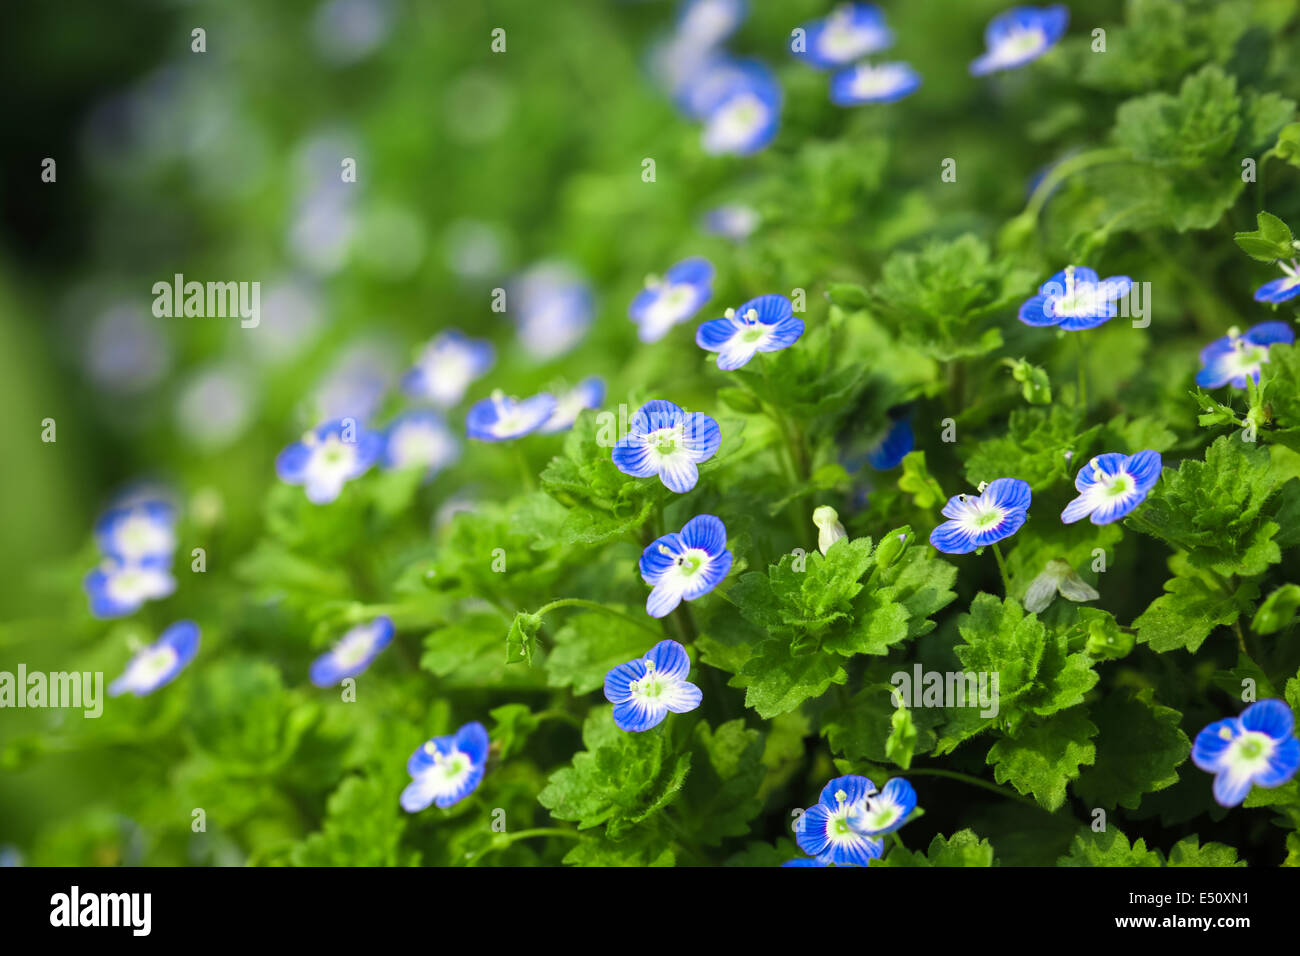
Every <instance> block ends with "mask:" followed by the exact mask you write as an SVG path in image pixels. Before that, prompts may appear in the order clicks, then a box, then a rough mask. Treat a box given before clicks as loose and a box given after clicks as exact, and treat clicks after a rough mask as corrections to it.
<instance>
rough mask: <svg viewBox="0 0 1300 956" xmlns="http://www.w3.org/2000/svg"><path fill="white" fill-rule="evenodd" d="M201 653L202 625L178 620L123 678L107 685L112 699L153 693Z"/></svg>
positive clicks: (134, 660) (134, 661)
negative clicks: (124, 695) (130, 694)
mask: <svg viewBox="0 0 1300 956" xmlns="http://www.w3.org/2000/svg"><path fill="white" fill-rule="evenodd" d="M198 652H199V626H198V625H197V624H195V623H194V622H193V621H177V622H176V623H175V624H173V625H172V626H171V627H169V628H167V630H165V631H163V632H162V636H161V637H160V638H158V640H157V641H156V642H154V643H153V644H150V645H149V646H148V647H146V648H143V649H141V650H140V651H139V652H138V653H137V654H136V655H135V656H134V657H132V658H131V661H130V663H128V664H127V665H126V670H125V671H123V672H122V676H121V677H119V678H118V679H117V680H115V681H113V683H111V684H109V685H108V693H109V696H110V697H118V696H120V695H122V694H125V693H127V692H128V691H129V692H130V693H132V694H135V695H136V696H137V697H143V696H145V695H146V694H152V693H153V692H154V691H156V690H157V689H158V688H159V687H162V686H163V685H164V684H168V683H170V682H171V681H172V680H173V679H174V678H175V677H176V675H177V674H179V673H180V672H181V671H182V670H184V669H185V667H186V665H187V664H189V662H190V661H192V660H194V655H195V654H197V653H198Z"/></svg>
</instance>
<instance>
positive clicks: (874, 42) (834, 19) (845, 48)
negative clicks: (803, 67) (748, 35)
mask: <svg viewBox="0 0 1300 956" xmlns="http://www.w3.org/2000/svg"><path fill="white" fill-rule="evenodd" d="M803 31H804V36H803V41H804V42H803V49H792V51H791V52H793V53H794V55H795V56H797V57H799V58H800V59H801V60H803V61H804V62H805V63H808V64H810V65H811V66H815V67H817V68H818V69H820V70H828V69H831V68H833V67H837V66H844V65H845V64H848V63H852V62H853V61H854V60H860V59H862V58H863V57H864V56H866V55H867V54H869V53H876V52H878V51H880V50H883V49H885V48H886V47H888V46H889V45H890V44H891V43H893V42H894V35H893V34H892V33H891V32H890V31H889V28H888V27H887V26H885V15H884V14H883V13H881V12H880V8H879V7H877V6H876V5H875V4H874V3H846V4H843V5H842V6H839V7H836V8H835V10H834V11H833V12H832V13H831V14H830V16H827V17H824V18H822V19H821V20H814V21H812V22H811V23H805V24H804V25H803Z"/></svg>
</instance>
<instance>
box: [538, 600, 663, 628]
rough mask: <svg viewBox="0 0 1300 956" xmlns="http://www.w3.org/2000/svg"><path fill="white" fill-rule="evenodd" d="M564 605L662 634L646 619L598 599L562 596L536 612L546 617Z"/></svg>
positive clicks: (539, 615)
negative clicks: (607, 616) (595, 612)
mask: <svg viewBox="0 0 1300 956" xmlns="http://www.w3.org/2000/svg"><path fill="white" fill-rule="evenodd" d="M562 607H581V608H586V609H587V610H588V611H600V612H602V613H604V614H608V615H610V616H611V617H617V618H621V619H622V620H624V621H626V622H627V623H628V624H632V625H634V626H636V627H639V628H641V630H643V631H647V632H649V633H651V634H653V635H654V636H655V637H660V636H661V635H660V633H659V631H658V630H657V629H656V628H654V627H651V626H650V625H649V624H647V623H646V622H645V621H642V620H640V619H638V618H635V617H632V616H631V615H630V614H624V613H623V612H622V611H616V610H614V609H613V608H612V607H607V606H606V605H604V604H601V603H600V602H598V601H588V600H587V599H585V598H560V599H559V600H558V601H552V602H551V603H550V604H547V605H545V606H543V607H541V608H539V609H538V610H537V611H536V612H534V613H536V615H537V616H538V617H544V616H545V615H546V614H548V613H550V612H551V611H554V610H557V609H558V608H562Z"/></svg>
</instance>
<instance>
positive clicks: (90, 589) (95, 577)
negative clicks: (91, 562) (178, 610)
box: [84, 555, 176, 618]
mask: <svg viewBox="0 0 1300 956" xmlns="http://www.w3.org/2000/svg"><path fill="white" fill-rule="evenodd" d="M170 568H171V555H167V556H165V557H162V556H157V557H151V558H144V559H142V560H140V561H122V560H120V559H118V558H105V559H104V560H103V562H101V563H100V565H99V567H97V568H95V570H93V571H91V572H90V573H89V574H87V575H86V578H85V581H84V586H85V589H86V597H87V598H89V599H90V613H91V614H93V615H95V617H98V618H115V617H125V616H126V615H128V614H134V613H135V612H136V611H137V610H139V609H140V607H141V606H143V605H144V603H145V601H159V600H162V599H163V598H165V597H167V596H168V595H170V594H171V593H172V592H173V591H175V590H176V579H175V578H173V577H172V574H171V569H170Z"/></svg>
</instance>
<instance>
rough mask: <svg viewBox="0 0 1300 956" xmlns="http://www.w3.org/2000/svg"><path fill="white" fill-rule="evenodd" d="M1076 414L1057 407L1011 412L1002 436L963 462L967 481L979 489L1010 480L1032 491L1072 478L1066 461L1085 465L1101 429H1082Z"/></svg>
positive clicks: (1081, 423)
mask: <svg viewBox="0 0 1300 956" xmlns="http://www.w3.org/2000/svg"><path fill="white" fill-rule="evenodd" d="M1082 426H1083V421H1082V419H1081V417H1080V416H1079V413H1078V412H1077V411H1074V410H1070V409H1066V408H1064V407H1062V406H1060V405H1053V406H1051V407H1050V408H1018V409H1016V410H1015V411H1013V412H1012V413H1011V417H1010V419H1009V422H1008V429H1007V434H1006V436H1005V437H1001V438H991V439H988V440H985V441H982V442H980V443H979V444H978V445H977V446H976V448H975V451H974V452H973V453H972V454H971V456H970V458H969V459H968V460H967V462H966V480H967V481H968V482H970V484H972V485H976V486H978V485H979V484H980V483H981V482H985V481H993V480H995V479H997V478H1008V477H1015V478H1021V479H1023V480H1025V481H1027V482H1029V486H1030V487H1031V488H1033V490H1034V491H1041V490H1042V489H1044V488H1046V487H1048V486H1050V485H1052V484H1054V483H1055V482H1057V481H1060V480H1061V479H1063V478H1067V477H1069V478H1072V477H1073V471H1072V469H1071V462H1073V461H1084V460H1086V458H1087V455H1088V452H1089V450H1090V449H1091V447H1092V443H1093V442H1094V440H1095V439H1096V436H1097V433H1098V432H1099V431H1100V430H1101V426H1100V425H1094V426H1092V427H1091V428H1087V429H1084V428H1083V427H1082Z"/></svg>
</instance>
